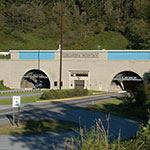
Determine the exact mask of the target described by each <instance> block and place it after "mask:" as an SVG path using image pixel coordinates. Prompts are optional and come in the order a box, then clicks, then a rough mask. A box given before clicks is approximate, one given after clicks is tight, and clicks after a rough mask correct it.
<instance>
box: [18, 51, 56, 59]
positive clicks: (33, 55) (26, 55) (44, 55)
mask: <svg viewBox="0 0 150 150" xmlns="http://www.w3.org/2000/svg"><path fill="white" fill-rule="evenodd" d="M19 59H21V60H30V59H33V60H37V59H42V60H54V59H55V53H54V52H19Z"/></svg>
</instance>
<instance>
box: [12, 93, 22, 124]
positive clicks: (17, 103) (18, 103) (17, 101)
mask: <svg viewBox="0 0 150 150" xmlns="http://www.w3.org/2000/svg"><path fill="white" fill-rule="evenodd" d="M20 106H21V96H13V97H12V107H13V109H14V110H13V126H14V125H15V123H16V124H17V126H19V119H20ZM16 108H17V109H18V116H17V118H16V114H15V110H16ZM16 119H17V122H16Z"/></svg>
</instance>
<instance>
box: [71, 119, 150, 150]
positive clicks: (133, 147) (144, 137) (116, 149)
mask: <svg viewBox="0 0 150 150" xmlns="http://www.w3.org/2000/svg"><path fill="white" fill-rule="evenodd" d="M107 122H108V126H107V127H106V128H105V127H104V126H103V123H102V120H100V119H99V120H98V121H97V122H96V126H93V128H92V129H91V130H89V131H88V130H87V129H84V130H83V129H82V128H80V132H79V133H80V134H79V135H80V137H79V138H71V139H69V140H68V143H69V144H70V147H74V148H73V150H88V149H90V150H149V148H150V142H149V139H150V120H149V121H148V123H147V125H146V126H141V127H140V131H139V132H138V133H137V136H136V137H134V138H132V139H128V140H123V141H122V140H121V138H120V134H121V133H120V134H119V135H118V140H116V141H111V142H110V137H111V136H112V135H111V136H110V135H109V128H110V127H109V118H108V119H107Z"/></svg>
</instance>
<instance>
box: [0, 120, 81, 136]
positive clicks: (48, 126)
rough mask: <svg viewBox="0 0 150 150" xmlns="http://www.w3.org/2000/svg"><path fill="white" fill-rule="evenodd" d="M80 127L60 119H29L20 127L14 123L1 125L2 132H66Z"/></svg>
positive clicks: (24, 133) (20, 124) (22, 133)
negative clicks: (13, 124)
mask: <svg viewBox="0 0 150 150" xmlns="http://www.w3.org/2000/svg"><path fill="white" fill-rule="evenodd" d="M78 127H79V125H78V124H75V123H72V122H66V121H60V120H41V121H37V120H28V121H26V122H21V123H19V128H16V127H13V126H12V125H10V124H8V125H3V126H0V134H21V135H26V134H37V133H48V132H65V131H69V130H75V129H77V128H78Z"/></svg>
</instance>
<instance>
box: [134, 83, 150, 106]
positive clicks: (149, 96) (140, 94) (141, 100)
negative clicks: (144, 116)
mask: <svg viewBox="0 0 150 150" xmlns="http://www.w3.org/2000/svg"><path fill="white" fill-rule="evenodd" d="M135 103H136V104H137V105H145V104H146V105H147V104H150V85H143V86H140V87H138V89H137V92H136V93H135Z"/></svg>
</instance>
